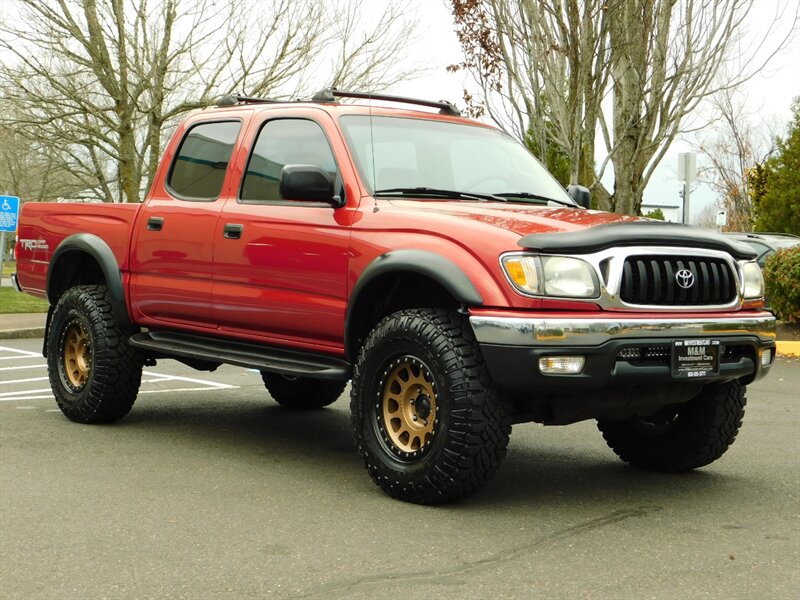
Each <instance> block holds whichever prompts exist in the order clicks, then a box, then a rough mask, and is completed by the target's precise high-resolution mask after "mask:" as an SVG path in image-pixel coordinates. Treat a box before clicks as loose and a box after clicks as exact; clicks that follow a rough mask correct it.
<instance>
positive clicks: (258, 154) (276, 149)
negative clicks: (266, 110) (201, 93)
mask: <svg viewBox="0 0 800 600" xmlns="http://www.w3.org/2000/svg"><path fill="white" fill-rule="evenodd" d="M286 165H316V166H318V167H321V168H323V169H325V170H326V171H328V172H329V173H330V174H331V177H333V178H335V177H336V161H335V160H334V158H333V153H332V152H331V148H330V146H329V145H328V140H327V139H326V137H325V134H324V133H323V131H322V128H321V127H320V126H319V125H318V124H316V123H315V122H314V121H308V120H304V119H278V120H275V121H269V122H267V124H266V125H264V127H262V128H261V131H260V132H259V134H258V139H257V140H256V145H255V148H254V149H253V154H252V156H251V157H250V161H249V162H248V164H247V172H246V173H245V176H244V181H243V182H242V194H241V199H242V200H243V201H245V202H263V201H275V200H280V199H281V196H280V193H279V191H278V184H279V182H280V178H281V169H283V167H284V166H286Z"/></svg>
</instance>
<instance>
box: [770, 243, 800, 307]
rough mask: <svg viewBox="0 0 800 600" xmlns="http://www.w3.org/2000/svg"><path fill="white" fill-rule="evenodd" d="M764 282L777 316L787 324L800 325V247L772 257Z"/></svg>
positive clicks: (777, 253)
mask: <svg viewBox="0 0 800 600" xmlns="http://www.w3.org/2000/svg"><path fill="white" fill-rule="evenodd" d="M764 281H765V284H766V295H767V298H768V299H769V305H770V309H771V310H772V312H774V313H775V316H776V317H778V318H779V319H780V320H781V321H786V322H787V323H800V246H793V247H792V248H786V249H785V250H778V251H777V252H776V253H775V254H773V255H772V256H770V257H769V259H767V264H766V265H765V266H764Z"/></svg>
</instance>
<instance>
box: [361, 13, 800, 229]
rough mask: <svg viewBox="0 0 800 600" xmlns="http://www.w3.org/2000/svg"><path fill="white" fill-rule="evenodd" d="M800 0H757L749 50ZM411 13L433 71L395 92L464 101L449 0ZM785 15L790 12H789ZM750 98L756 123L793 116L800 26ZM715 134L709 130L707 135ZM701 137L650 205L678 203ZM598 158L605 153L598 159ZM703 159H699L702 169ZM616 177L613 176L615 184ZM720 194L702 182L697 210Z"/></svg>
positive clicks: (748, 89) (663, 178) (420, 52)
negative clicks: (684, 168) (682, 177)
mask: <svg viewBox="0 0 800 600" xmlns="http://www.w3.org/2000/svg"><path fill="white" fill-rule="evenodd" d="M387 1H389V0H366V4H367V6H366V7H365V8H366V11H365V12H366V14H365V17H366V18H374V17H375V16H376V15H379V14H380V13H381V12H382V11H383V7H385V5H386V2H387ZM799 1H800V0H755V3H756V5H755V7H754V9H753V10H752V11H751V14H750V16H749V20H750V24H749V26H748V30H749V31H748V32H747V34H748V36H749V37H748V38H746V39H744V40H743V41H742V42H741V45H742V47H744V48H748V47H750V45H751V44H752V42H753V40H757V39H763V37H764V36H765V34H769V36H770V38H771V39H778V38H783V37H785V36H786V34H787V33H788V30H789V22H788V19H786V18H784V19H782V20H780V21H779V22H778V23H775V22H774V21H775V15H776V14H780V12H781V11H782V10H783V9H785V8H786V7H787V3H788V5H789V6H790V7H792V6H795V5H796V4H797V2H799ZM408 4H409V8H410V10H409V13H410V14H415V15H417V18H418V32H419V38H420V39H419V43H418V44H417V45H416V46H415V49H414V50H413V51H412V52H411V53H409V54H408V55H406V56H404V57H402V59H403V60H411V61H417V63H418V64H420V65H424V66H426V67H427V69H428V74H426V75H424V76H422V77H420V78H418V79H416V80H413V81H408V82H405V83H401V84H399V85H397V86H396V87H395V88H394V89H392V90H391V91H392V92H394V93H397V94H400V95H407V96H419V97H425V98H434V99H446V100H451V101H454V102H456V104H458V105H463V101H462V90H463V88H464V87H465V85H469V80H468V76H466V75H464V74H462V73H456V74H451V73H447V71H446V70H445V69H446V67H447V65H449V64H453V63H457V62H458V61H459V59H460V57H461V48H460V46H459V44H458V40H457V39H456V36H455V34H454V32H453V20H452V17H451V15H450V12H449V2H447V1H446V0H411V1H410V2H408ZM784 15H785V12H784ZM743 92H744V96H745V97H746V99H747V107H748V110H749V111H750V112H752V113H753V115H754V118H753V121H754V122H755V123H757V122H758V120H759V119H762V118H763V119H764V120H765V122H769V121H770V120H772V121H774V122H775V123H777V124H779V125H780V126H781V127H783V126H785V124H786V123H788V121H789V119H790V118H791V110H790V106H791V102H792V98H793V97H795V96H800V36H798V32H797V30H795V35H794V37H793V40H792V42H791V44H790V45H789V47H787V48H786V49H785V50H784V51H783V52H781V53H780V54H779V55H777V56H776V57H775V58H774V59H772V61H771V62H770V63H769V66H768V67H767V68H766V69H764V70H762V71H761V72H760V73H759V74H758V75H757V76H756V77H754V78H753V79H752V80H750V81H749V82H747V84H745V86H744V89H743ZM711 134H713V131H707V132H706V135H711ZM694 142H695V139H693V138H692V139H688V140H681V141H680V142H678V143H675V144H673V146H672V147H671V148H670V150H669V151H668V152H667V154H666V156H665V157H664V159H663V160H662V162H661V164H660V166H659V168H658V169H657V171H656V172H655V174H654V175H653V178H652V179H651V181H650V184H649V185H648V187H647V189H646V191H645V195H644V202H645V204H661V205H670V204H672V205H677V204H678V203H679V202H680V198H679V196H678V192H679V190H680V189H681V185H682V184H681V182H680V181H679V180H678V175H677V165H678V154H679V153H680V152H689V151H693V147H692V143H694ZM597 159H598V161H600V160H602V156H598V157H597ZM702 163H703V159H702V157H698V167H701V166H702ZM604 181H605V179H604ZM610 182H611V179H609V185H610ZM714 200H715V194H714V193H713V192H712V191H711V190H710V189H709V188H708V187H707V186H704V185H698V186H697V188H696V189H695V191H694V192H693V194H692V203H691V212H692V214H693V215H697V214H698V213H699V212H700V211H702V210H703V209H704V208H705V207H706V206H708V205H709V204H712V203H713V202H714Z"/></svg>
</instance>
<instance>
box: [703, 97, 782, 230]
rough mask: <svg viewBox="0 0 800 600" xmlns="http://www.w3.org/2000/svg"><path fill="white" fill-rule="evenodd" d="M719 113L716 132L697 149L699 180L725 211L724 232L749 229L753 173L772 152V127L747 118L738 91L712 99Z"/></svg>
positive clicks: (773, 147) (773, 145)
mask: <svg viewBox="0 0 800 600" xmlns="http://www.w3.org/2000/svg"><path fill="white" fill-rule="evenodd" d="M714 106H715V108H716V110H717V113H718V115H719V117H718V119H719V126H718V127H715V128H714V130H715V132H716V135H715V136H713V137H711V136H709V137H706V138H705V139H703V140H702V141H701V142H700V144H699V151H700V153H701V154H702V155H703V156H704V157H705V159H706V161H707V163H708V166H706V167H705V168H703V169H701V171H700V178H701V179H703V180H704V181H705V182H706V183H707V184H708V185H709V186H711V188H712V189H713V190H714V191H715V192H716V193H717V195H718V197H719V199H720V205H721V206H722V207H723V208H724V209H725V210H726V212H727V223H726V225H725V229H726V230H727V231H752V230H753V224H754V214H753V213H754V203H753V190H752V189H751V187H752V182H753V174H754V172H755V170H756V169H758V168H759V165H763V164H764V162H765V161H766V160H767V159H768V158H769V157H770V156H771V155H772V153H773V152H774V151H775V142H774V140H775V135H773V133H772V128H771V127H769V126H765V125H764V123H763V122H762V123H760V124H759V125H758V126H756V125H754V124H753V123H752V121H751V117H752V114H750V113H748V112H747V111H746V110H745V101H744V98H743V97H742V96H741V94H737V93H736V92H735V91H731V90H727V91H725V92H723V93H721V94H719V95H718V96H717V97H716V98H715V101H714Z"/></svg>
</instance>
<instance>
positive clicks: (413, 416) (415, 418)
mask: <svg viewBox="0 0 800 600" xmlns="http://www.w3.org/2000/svg"><path fill="white" fill-rule="evenodd" d="M418 418H419V417H417V415H411V420H412V421H416V420H417V419H418Z"/></svg>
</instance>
